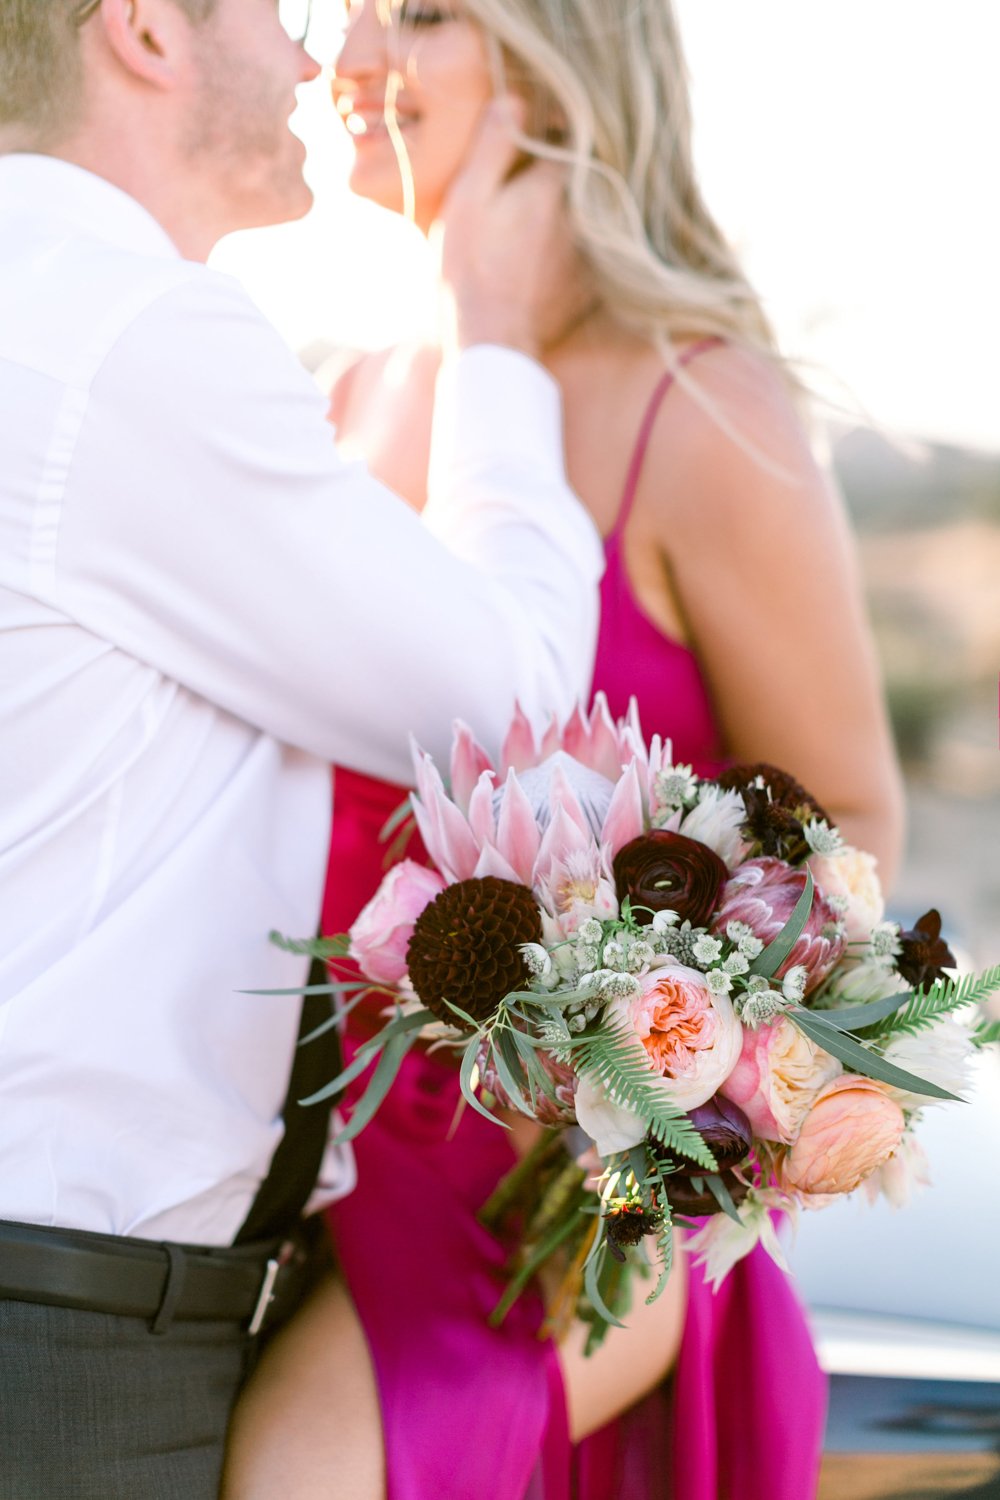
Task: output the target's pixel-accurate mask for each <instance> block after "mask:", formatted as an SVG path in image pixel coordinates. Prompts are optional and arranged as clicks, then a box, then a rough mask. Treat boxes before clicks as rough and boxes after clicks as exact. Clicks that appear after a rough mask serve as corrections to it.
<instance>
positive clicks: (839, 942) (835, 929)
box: [712, 855, 846, 995]
mask: <svg viewBox="0 0 1000 1500" xmlns="http://www.w3.org/2000/svg"><path fill="white" fill-rule="evenodd" d="M805 883H806V877H805V872H804V871H802V870H795V869H792V868H791V866H789V865H787V864H785V862H784V860H781V859H773V858H772V857H771V856H770V855H762V856H761V857H760V858H759V859H748V860H747V861H746V863H745V864H742V865H740V867H739V869H738V870H737V871H736V874H735V875H732V876H730V878H729V880H727V881H726V884H725V885H724V886H723V888H722V895H721V898H720V904H719V908H718V911H717V913H716V915H715V917H714V918H713V919H712V931H713V932H718V933H724V932H725V930H726V925H727V923H729V922H745V923H746V924H747V926H748V927H749V928H751V930H752V931H753V934H754V936H755V937H759V938H760V939H761V941H762V942H763V943H765V944H766V943H769V942H770V941H771V939H772V938H775V937H777V936H778V933H779V932H780V931H781V929H782V927H784V925H785V923H786V922H787V921H788V918H789V917H790V916H791V914H792V912H793V910H794V908H795V903H796V902H797V901H798V899H799V897H800V896H801V895H802V892H803V890H804V889H805ZM845 948H846V938H845V936H844V930H843V927H842V926H841V925H839V924H838V921H837V913H836V912H835V911H834V909H833V907H832V906H831V905H830V903H829V902H828V901H827V900H826V898H825V896H824V895H823V893H822V892H821V891H819V890H816V891H815V893H814V896H813V904H812V910H811V911H810V913H809V917H808V920H807V921H806V925H805V927H804V928H803V930H802V933H801V935H800V936H799V938H798V940H797V941H796V943H795V946H794V947H793V948H792V951H791V953H790V954H789V955H788V957H787V958H786V959H785V961H784V963H783V964H782V965H781V966H780V968H779V969H778V970H777V976H776V977H777V978H778V979H782V978H784V976H785V975H786V974H787V973H788V970H789V969H791V968H794V967H795V966H796V965H798V964H801V965H802V966H803V967H804V969H805V971H806V987H805V993H806V994H807V995H808V994H809V992H810V991H811V990H814V989H815V988H816V986H817V985H818V984H821V983H822V981H823V980H824V979H825V978H826V976H827V975H828V974H829V972H830V970H831V969H832V968H833V967H834V966H835V965H836V964H837V963H838V962H839V960H840V959H841V958H842V957H843V954H844V950H845Z"/></svg>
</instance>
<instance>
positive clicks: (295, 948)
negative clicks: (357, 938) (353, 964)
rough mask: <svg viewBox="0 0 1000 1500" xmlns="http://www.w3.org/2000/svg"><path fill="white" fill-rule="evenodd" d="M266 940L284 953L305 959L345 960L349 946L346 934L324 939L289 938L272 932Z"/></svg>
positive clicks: (347, 934) (340, 933)
mask: <svg viewBox="0 0 1000 1500" xmlns="http://www.w3.org/2000/svg"><path fill="white" fill-rule="evenodd" d="M267 940H268V942H269V943H273V944H274V946H275V947H276V948H281V949H282V951H283V952H285V953H298V954H301V955H302V956H303V957H305V958H347V956H348V952H349V949H350V946H351V939H350V934H349V933H346V932H338V933H335V934H334V936H333V937H325V938H317V937H314V938H290V937H285V935H284V933H283V932H277V931H273V932H269V933H268V935H267Z"/></svg>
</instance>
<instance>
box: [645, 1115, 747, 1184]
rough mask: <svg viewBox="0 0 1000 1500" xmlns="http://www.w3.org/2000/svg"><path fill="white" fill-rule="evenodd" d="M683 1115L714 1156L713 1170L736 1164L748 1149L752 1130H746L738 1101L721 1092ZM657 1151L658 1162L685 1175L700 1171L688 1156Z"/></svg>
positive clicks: (745, 1118) (744, 1119)
mask: <svg viewBox="0 0 1000 1500" xmlns="http://www.w3.org/2000/svg"><path fill="white" fill-rule="evenodd" d="M687 1118H688V1119H689V1120H690V1121H691V1124H692V1125H693V1126H694V1128H695V1130H697V1132H698V1134H699V1135H700V1136H701V1138H702V1140H703V1141H704V1142H705V1145H706V1146H707V1147H708V1149H709V1151H711V1153H712V1155H713V1156H714V1157H715V1162H716V1170H717V1171H719V1172H724V1171H725V1170H726V1169H727V1168H728V1167H738V1166H739V1164H740V1162H741V1161H742V1160H743V1158H744V1157H745V1156H746V1154H747V1152H748V1151H749V1150H750V1143H751V1141H752V1140H753V1131H752V1130H751V1129H750V1121H749V1120H748V1119H747V1117H746V1115H745V1114H744V1113H743V1111H742V1110H741V1109H740V1107H739V1105H738V1104H733V1103H732V1102H731V1100H729V1099H724V1098H723V1096H722V1095H721V1094H714V1095H713V1096H712V1098H711V1099H709V1100H708V1101H707V1103H705V1104H699V1105H698V1108H697V1109H691V1110H688V1114H687ZM657 1154H658V1156H659V1157H660V1160H661V1161H663V1162H666V1163H667V1164H668V1165H670V1166H675V1167H677V1168H678V1169H679V1171H681V1172H683V1173H684V1174H685V1176H690V1175H691V1174H692V1173H693V1174H694V1175H695V1176H697V1175H698V1174H699V1173H702V1174H703V1173H704V1170H705V1169H704V1167H699V1166H698V1165H697V1164H696V1163H695V1162H693V1161H692V1160H691V1158H690V1157H687V1156H675V1155H674V1154H673V1152H670V1151H667V1150H665V1149H664V1148H663V1147H660V1148H659V1150H658V1152H657ZM674 1180H675V1179H674V1177H673V1176H671V1178H670V1182H671V1183H673V1182H674Z"/></svg>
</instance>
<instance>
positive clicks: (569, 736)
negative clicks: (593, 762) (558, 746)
mask: <svg viewBox="0 0 1000 1500" xmlns="http://www.w3.org/2000/svg"><path fill="white" fill-rule="evenodd" d="M589 740H590V725H589V724H588V723H587V720H586V718H585V717H584V712H583V707H582V705H581V704H579V703H578V704H577V705H576V707H575V708H574V710H573V712H572V714H571V715H570V717H569V719H568V720H567V721H566V725H565V728H564V729H563V732H562V748H563V749H564V750H565V751H566V754H567V755H572V756H573V759H574V760H579V761H582V762H583V764H584V765H587V764H588V762H587V745H588V743H589Z"/></svg>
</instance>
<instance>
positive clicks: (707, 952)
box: [691, 932, 722, 964]
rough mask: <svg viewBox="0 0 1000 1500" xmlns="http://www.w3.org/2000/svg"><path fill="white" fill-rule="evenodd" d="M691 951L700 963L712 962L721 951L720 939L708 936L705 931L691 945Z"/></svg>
mask: <svg viewBox="0 0 1000 1500" xmlns="http://www.w3.org/2000/svg"><path fill="white" fill-rule="evenodd" d="M691 952H692V953H693V954H694V956H695V958H696V959H697V960H698V962H699V963H700V964H713V963H714V962H715V960H716V959H717V958H718V957H719V955H720V954H721V952H722V942H721V939H719V938H717V937H710V936H709V935H708V933H707V932H706V933H705V935H704V937H700V938H698V939H697V941H696V942H695V943H694V944H693V945H692V947H691Z"/></svg>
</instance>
